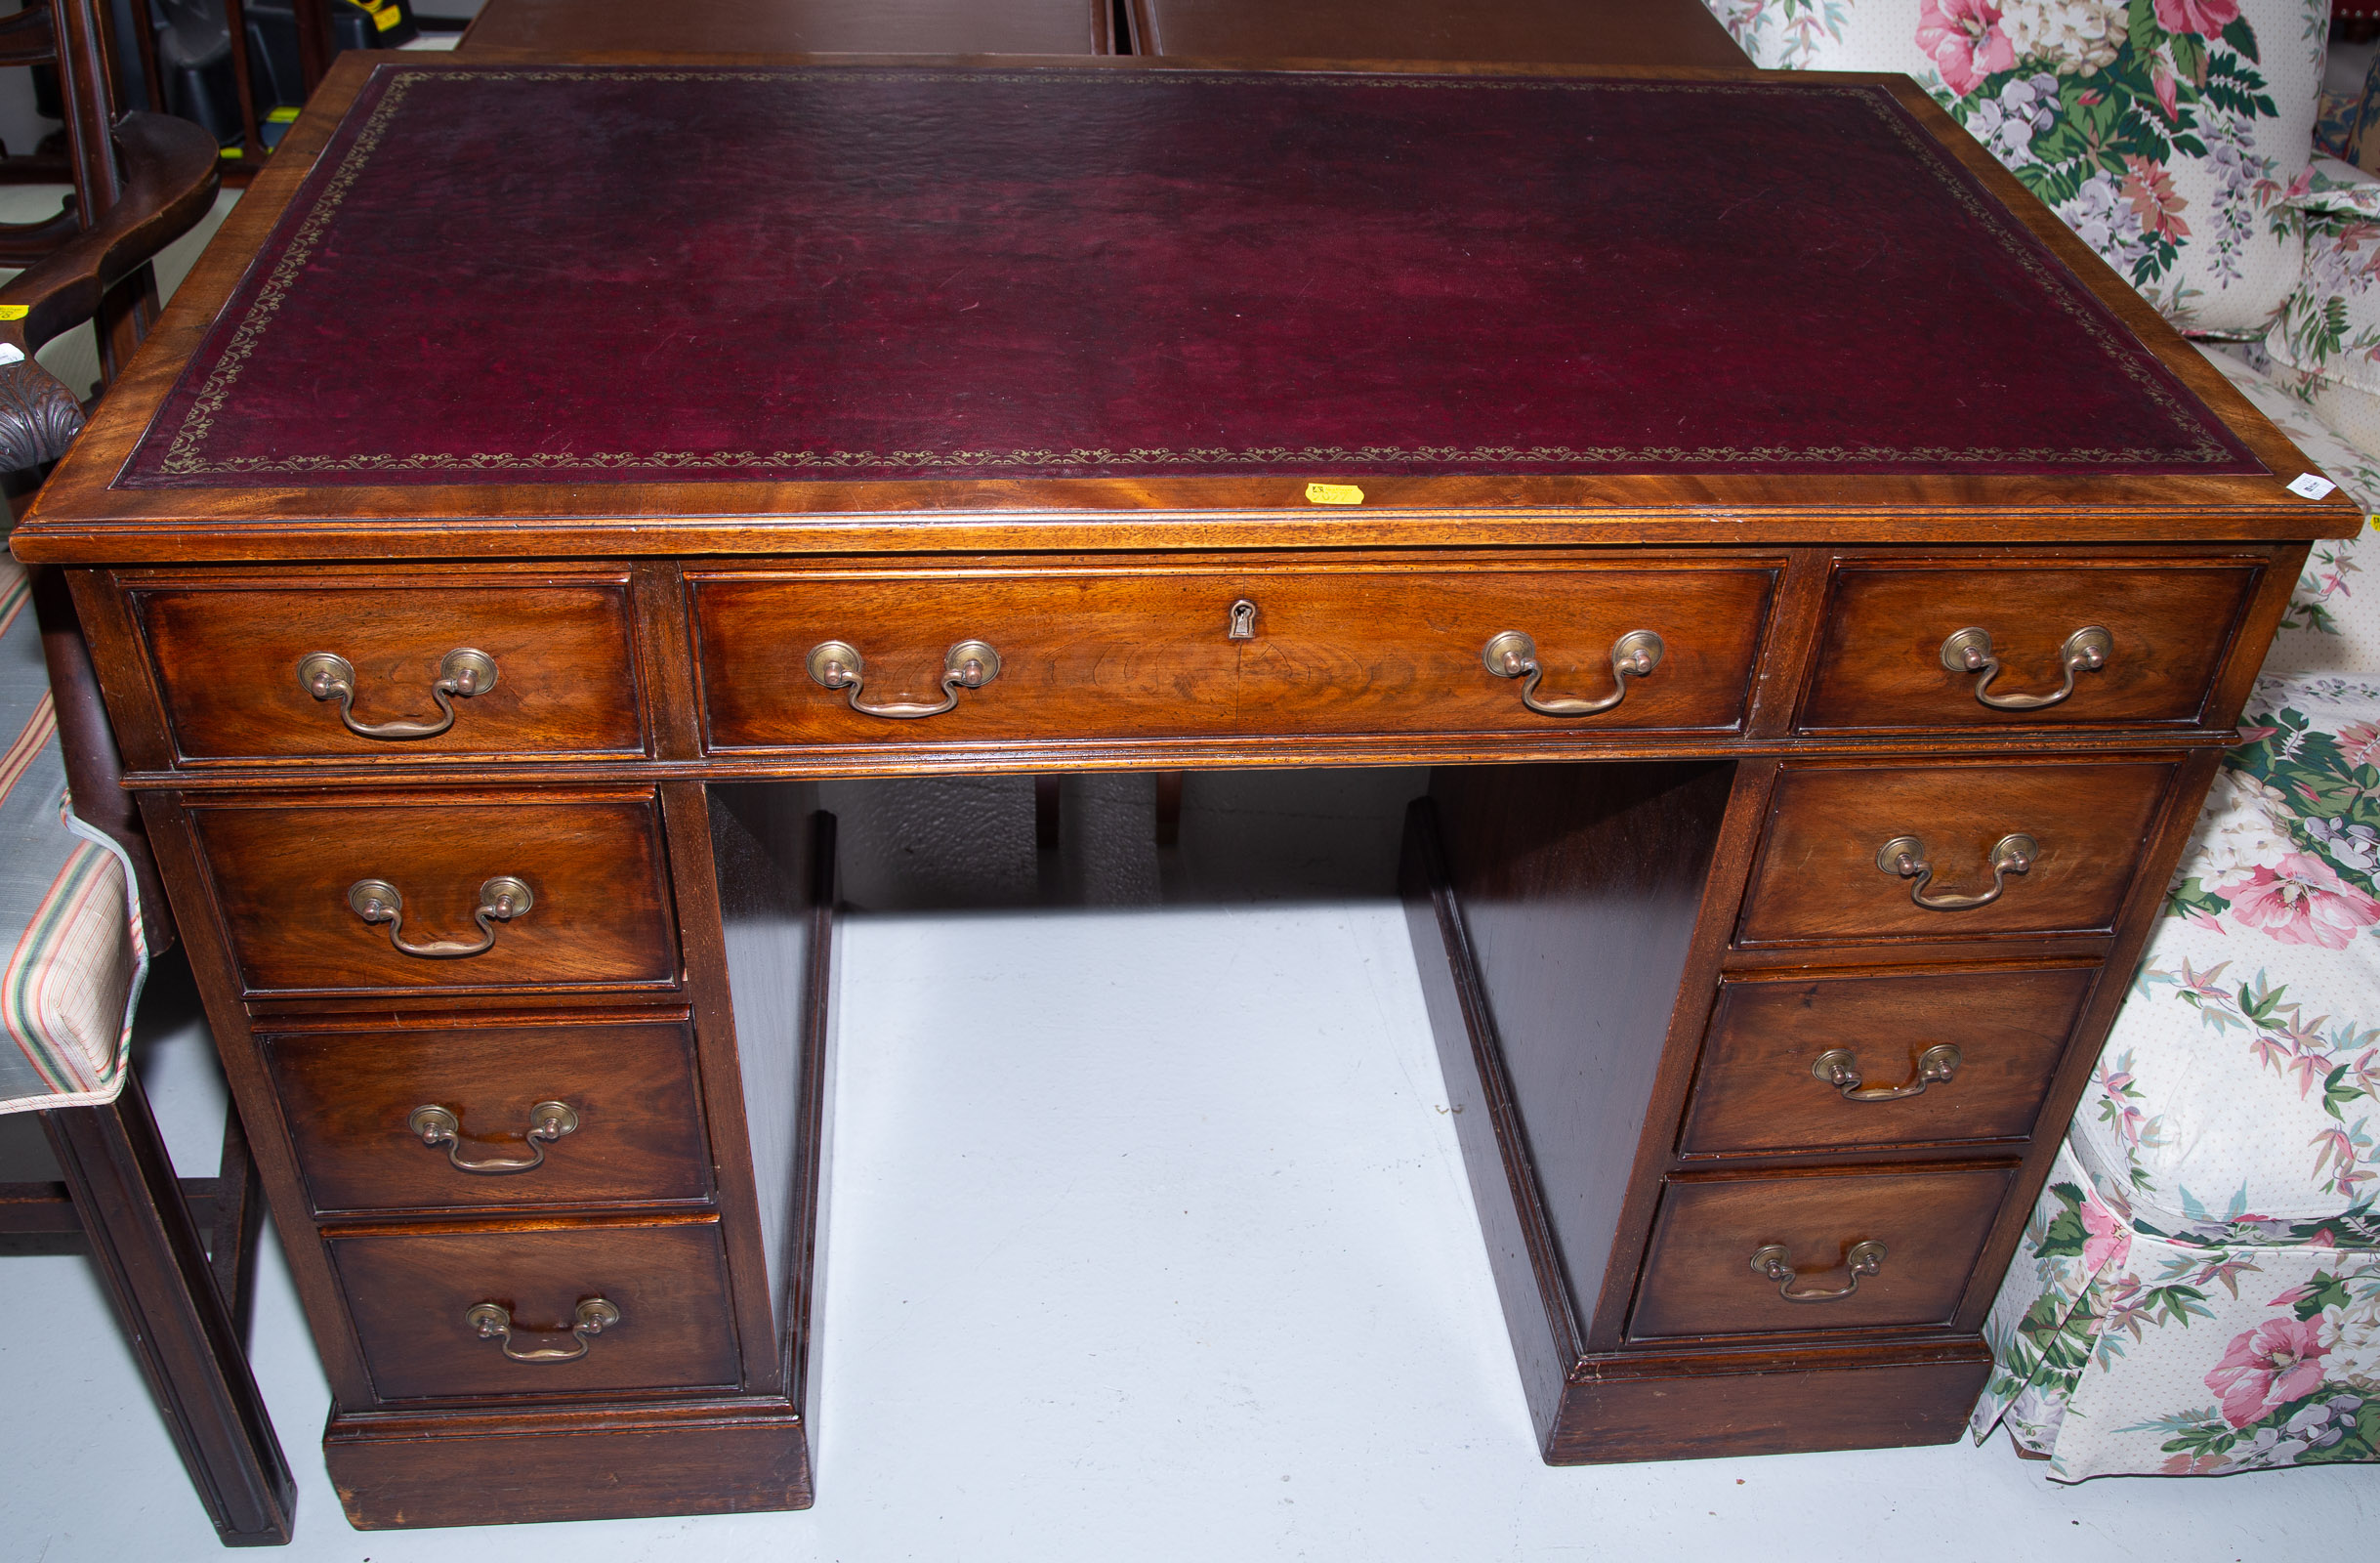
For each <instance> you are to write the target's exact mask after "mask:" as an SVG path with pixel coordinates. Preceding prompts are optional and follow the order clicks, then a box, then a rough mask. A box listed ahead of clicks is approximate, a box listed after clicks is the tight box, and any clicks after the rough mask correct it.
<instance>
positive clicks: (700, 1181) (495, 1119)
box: [257, 1016, 711, 1215]
mask: <svg viewBox="0 0 2380 1563" xmlns="http://www.w3.org/2000/svg"><path fill="white" fill-rule="evenodd" d="M317 1024H318V1025H319V1026H320V1028H321V1029H314V1030H309V1029H304V1028H303V1027H302V1026H301V1025H300V1024H291V1025H289V1026H287V1027H285V1028H276V1029H263V1028H260V1029H259V1031H258V1034H257V1040H258V1041H259V1042H260V1043H261V1044H262V1045H263V1047H264V1049H265V1056H266V1058H267V1059H268V1061H269V1062H270V1065H271V1070H272V1078H273V1084H274V1086H275V1087H276V1088H277V1090H278V1093H279V1095H280V1099H281V1106H282V1110H283V1113H284V1115H285V1117H286V1118H287V1120H288V1123H289V1132H290V1137H291V1139H292V1140H293V1141H294V1142H295V1143H296V1146H297V1152H298V1169H299V1171H300V1172H301V1173H302V1174H303V1176H304V1177H305V1180H306V1191H307V1194H308V1196H309V1197H310V1199H311V1200H312V1202H313V1209H314V1213H315V1214H317V1215H337V1214H341V1213H346V1212H360V1211H392V1210H497V1209H520V1208H524V1207H552V1206H560V1205H604V1204H611V1205H621V1204H669V1203H672V1202H691V1203H699V1202H701V1201H703V1200H705V1199H707V1198H708V1197H709V1195H710V1192H711V1189H710V1179H709V1177H708V1169H709V1164H710V1157H709V1155H708V1154H707V1152H706V1150H705V1145H704V1140H703V1128H702V1115H701V1111H700V1107H699V1103H698V1099H697V1095H696V1091H695V1087H694V1061H693V1044H694V1037H693V1030H692V1028H691V1027H690V1026H689V1025H688V1024H687V1023H686V1022H685V1021H683V1020H649V1019H609V1018H607V1019H602V1020H565V1021H559V1022H557V1021H553V1020H546V1019H542V1018H540V1019H538V1020H536V1021H535V1022H533V1023H530V1022H526V1021H524V1022H523V1023H522V1024H505V1023H501V1022H498V1023H492V1024H491V1023H489V1022H487V1021H484V1020H480V1019H478V1018H476V1017H469V1016H431V1017H424V1019H423V1023H422V1024H419V1025H411V1026H406V1027H402V1028H397V1027H388V1026H365V1027H359V1026H357V1025H355V1023H353V1022H347V1023H341V1022H338V1021H336V1020H325V1021H322V1022H319V1023H317ZM333 1027H336V1028H337V1029H332V1028H333Z"/></svg>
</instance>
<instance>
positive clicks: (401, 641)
mask: <svg viewBox="0 0 2380 1563" xmlns="http://www.w3.org/2000/svg"><path fill="white" fill-rule="evenodd" d="M280 578H281V579H284V580H285V579H286V578H287V577H286V576H282V577H280ZM130 599H131V604H132V611H133V613H134V615H135V616H136V618H137V619H138V620H139V622H140V625H141V631H142V637H143V639H144V640H145V641H146V647H147V652H148V655H149V660H150V665H151V667H152V668H153V669H154V676H155V678H156V680H157V683H158V685H159V687H160V688H161V689H162V691H163V692H164V696H165V707H166V720H167V721H168V722H169V723H170V724H171V725H172V728H173V734H174V740H175V746H176V748H177V749H178V750H179V752H180V755H181V757H182V758H183V759H184V760H186V761H202V762H203V761H224V760H249V759H283V758H290V759H296V758H317V757H318V758H325V759H328V758H337V759H347V760H365V759H368V760H374V761H381V762H404V761H414V760H420V759H423V758H425V757H429V756H447V755H456V756H471V757H474V758H481V757H487V756H496V755H512V754H536V753H548V754H551V753H568V754H587V755H593V754H603V755H638V754H642V753H643V752H644V750H645V722H644V692H643V690H642V689H641V688H640V686H639V680H638V674H637V666H636V658H635V655H634V652H633V648H632V646H631V643H630V638H629V613H628V577H627V574H626V572H625V571H611V572H588V573H585V574H579V573H577V572H572V571H557V572H555V573H554V574H553V575H551V576H549V577H547V578H545V579H542V580H538V579H533V578H532V579H521V578H518V577H515V578H513V579H509V580H508V579H504V578H501V577H498V578H495V579H490V578H489V577H488V576H486V575H483V574H473V573H469V572H461V573H456V572H438V573H418V574H398V575H382V576H378V577H364V578H357V577H354V576H326V577H317V578H314V579H312V580H309V581H308V582H307V583H306V584H305V585H302V586H286V585H278V586H267V585H263V584H261V583H259V582H257V581H256V580H255V579H254V578H253V577H250V578H247V579H244V580H238V581H228V580H225V579H223V578H221V577H216V578H212V579H210V578H208V577H205V576H200V577H197V578H195V579H191V578H188V577H185V578H181V579H177V580H175V581H173V582H172V583H171V584H167V583H164V582H161V581H151V582H149V583H146V584H144V585H135V586H133V587H132V588H131V592H130ZM461 649H469V650H475V651H480V652H484V653H486V654H487V655H489V656H491V657H493V658H494V659H495V663H496V684H495V687H494V688H493V689H489V690H486V691H484V692H482V693H480V694H477V695H473V696H470V697H457V698H454V701H453V703H454V706H455V717H454V723H453V726H451V727H450V728H448V729H447V730H446V731H445V732H444V733H441V734H439V735H438V736H437V737H435V738H425V739H371V738H363V737H359V736H357V735H356V734H355V733H353V732H352V731H350V730H349V728H348V727H347V726H346V724H344V723H343V722H342V721H341V720H340V715H339V702H338V701H337V700H335V699H331V700H319V699H316V698H314V697H313V694H312V692H311V691H309V690H308V689H307V687H306V686H305V685H304V684H303V683H301V682H300V680H299V678H298V674H297V668H298V663H299V662H300V660H301V659H303V658H304V657H306V656H307V655H310V654H312V653H314V652H331V653H334V654H336V655H340V656H343V657H345V658H346V659H347V660H348V662H349V663H350V664H352V665H353V666H354V668H355V708H354V719H355V722H356V723H357V724H359V725H362V726H366V727H369V726H375V725H382V724H388V723H400V722H401V723H419V722H436V721H438V719H439V711H438V703H437V701H436V699H435V698H434V697H432V694H431V686H432V685H433V684H435V683H437V682H438V677H439V661H440V659H441V658H442V657H444V656H445V655H446V654H447V653H448V652H451V651H456V650H461Z"/></svg>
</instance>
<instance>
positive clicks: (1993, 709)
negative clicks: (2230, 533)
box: [1798, 558, 2264, 732]
mask: <svg viewBox="0 0 2380 1563" xmlns="http://www.w3.org/2000/svg"><path fill="white" fill-rule="evenodd" d="M2263 574H2264V566H2263V565H2262V563H2261V562H2259V561H2255V560H2245V559H2238V558H2217V559H2207V560H2170V561H2162V562H2158V563H2155V564H2149V563H2145V562H2142V561H2137V560H2107V561H2096V562H2094V561H2087V560H2057V561H2053V560H2027V559H2009V560H1996V561H1992V562H1988V563H1984V562H1979V561H1974V560H1962V561H1960V562H1959V563H1957V564H1955V565H1950V564H1942V563H1932V562H1921V561H1908V562H1900V561H1892V560H1877V561H1860V562H1858V563H1850V564H1846V565H1844V566H1842V567H1841V568H1839V569H1838V570H1837V571H1836V574H1835V581H1834V592H1833V601H1832V602H1831V603H1830V604H1829V606H1828V610H1827V613H1826V636H1825V640H1824V642H1823V644H1822V645H1821V646H1820V648H1819V652H1818V664H1817V671H1816V675H1815V676H1814V677H1813V678H1812V680H1811V684H1810V690H1809V694H1808V695H1807V697H1805V698H1804V699H1803V701H1802V710H1801V716H1800V719H1799V724H1798V725H1799V726H1800V727H1801V728H1802V729H1803V730H1804V731H1806V732H1857V731H1859V730H1862V729H1872V730H1887V729H1894V728H1912V727H1923V728H1937V729H1939V728H1943V727H1952V728H1974V729H1984V730H1990V729H2005V728H2011V727H2060V728H2073V727H2135V728H2137V727H2190V726H2194V725H2196V724H2197V723H2199V722H2200V721H2202V720H2204V718H2205V715H2206V701H2207V696H2208V694H2209V692H2210V691H2211V690H2212V689H2213V688H2214V686H2215V676H2216V674H2217V672H2218V671H2219V670H2220V669H2221V668H2222V666H2223V659H2224V657H2225V655H2227V654H2228V653H2229V651H2230V649H2231V645H2232V642H2233V639H2234V636H2235V634H2236V632H2237V629H2238V625H2239V621H2240V618H2241V616H2242V614H2243V613H2244V612H2245V610H2246V608H2247V606H2248V603H2249V601H2250V599H2251V597H2252V595H2253V593H2254V591H2255V589H2256V585H2257V582H2258V581H2259V580H2260V579H2261V578H2262V577H2263Z"/></svg>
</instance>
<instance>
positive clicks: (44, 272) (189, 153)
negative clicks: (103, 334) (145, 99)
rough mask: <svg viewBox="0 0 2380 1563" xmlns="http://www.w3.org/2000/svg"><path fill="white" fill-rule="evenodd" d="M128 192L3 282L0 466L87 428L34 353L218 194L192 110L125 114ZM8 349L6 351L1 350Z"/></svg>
mask: <svg viewBox="0 0 2380 1563" xmlns="http://www.w3.org/2000/svg"><path fill="white" fill-rule="evenodd" d="M113 138H114V141H115V146H116V151H117V155H118V156H119V157H120V158H121V160H122V164H123V169H124V193H123V196H122V198H121V199H120V200H118V201H117V202H116V204H115V205H114V206H112V207H111V208H109V209H108V211H107V214H106V215H105V216H104V217H103V218H101V219H100V221H99V222H98V223H97V224H96V225H95V226H93V227H91V228H89V229H87V230H85V231H84V232H81V233H79V234H77V235H75V236H74V237H73V238H71V239H69V240H67V241H66V242H65V243H64V244H63V245H61V246H60V247H59V248H58V249H57V250H56V251H55V252H53V253H52V254H51V255H49V256H48V257H47V258H45V259H44V260H42V261H40V262H39V263H37V264H35V265H33V266H30V267H28V268H26V269H25V270H24V271H22V272H21V273H19V274H18V275H17V276H16V277H15V278H14V279H13V280H11V281H10V282H9V283H8V284H7V285H6V286H0V316H4V317H8V318H0V344H5V345H7V346H8V347H12V348H14V349H16V351H17V352H18V353H20V354H21V355H22V356H23V357H22V359H21V360H20V361H18V362H15V363H10V364H7V365H5V366H0V470H7V471H14V470H16V469H18V468H21V467H36V466H40V465H41V464H42V463H44V462H49V461H55V460H57V459H58V458H59V457H60V456H61V455H63V454H64V453H65V449H66V446H67V445H68V444H70V443H72V441H73V439H74V437H75V436H76V435H77V434H79V433H81V432H82V426H83V409H82V407H81V405H80V403H78V402H77V401H76V400H75V398H74V394H73V393H72V392H70V391H68V390H67V389H66V388H65V387H64V386H63V385H62V384H60V383H59V381H58V379H57V378H56V377H55V376H53V375H52V374H51V373H50V372H49V371H48V370H46V369H44V368H42V367H41V365H40V364H38V363H36V362H34V361H33V355H34V353H36V352H37V351H39V350H40V348H41V347H42V345H43V344H44V343H46V342H48V341H50V340H51V339H52V338H53V337H56V336H58V335H60V334H61V333H63V332H64V331H68V330H71V329H72V328H73V327H75V326H77V325H80V324H81V323H82V322H83V321H85V320H88V319H90V318H91V317H93V316H94V315H96V314H97V313H99V307H100V300H101V299H103V298H104V297H105V296H106V294H107V291H108V289H110V288H112V287H114V286H115V285H116V284H117V283H118V282H121V281H123V280H124V279H125V278H126V277H128V276H130V275H133V274H134V273H135V272H138V271H139V270H140V269H141V268H142V267H144V266H146V265H147V264H148V262H149V261H150V259H151V258H152V257H154V256H155V255H156V253H157V252H158V251H159V250H161V249H163V248H165V246H166V245H168V244H171V243H172V242H173V241H174V240H175V239H177V238H180V237H181V236H182V235H183V234H185V233H187V232H189V231H190V229H191V228H192V227H193V226H195V225H196V224H197V222H198V220H199V219H200V218H201V217H203V216H205V215H206V212H207V209H208V208H209V207H211V206H212V205H214V203H215V190H216V187H217V186H218V184H219V183H220V182H221V178H222V176H221V174H220V173H219V172H218V168H217V163H218V158H219V155H220V152H221V148H219V147H217V145H216V143H215V138H214V137H213V136H211V135H209V134H208V133H207V132H206V131H204V130H202V129H200V128H199V127H198V126H196V125H193V124H191V123H189V122H188V120H183V119H174V118H170V117H168V116H167V115H164V114H146V113H133V114H126V115H125V116H124V117H123V118H121V119H119V120H117V121H116V123H115V130H114V132H113ZM5 356H6V355H4V354H0V357H5Z"/></svg>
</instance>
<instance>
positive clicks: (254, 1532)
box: [41, 1078, 297, 1546]
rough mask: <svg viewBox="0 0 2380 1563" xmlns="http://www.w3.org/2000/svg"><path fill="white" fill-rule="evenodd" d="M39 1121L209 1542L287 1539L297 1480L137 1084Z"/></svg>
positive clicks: (133, 1080) (267, 1542)
mask: <svg viewBox="0 0 2380 1563" xmlns="http://www.w3.org/2000/svg"><path fill="white" fill-rule="evenodd" d="M41 1119H42V1126H43V1128H44V1129H45V1130H47V1131H48V1134H49V1139H50V1147H51V1150H52V1151H53V1152H54V1153H55V1154H56V1156H57V1158H58V1164H59V1167H60V1169H61V1171H62V1172H63V1174H64V1176H65V1181H66V1186H67V1188H68V1189H69V1190H70V1191H71V1192H72V1195H73V1199H74V1205H75V1209H76V1211H77V1213H78V1214H79V1215H80V1216H81V1218H82V1223H83V1230H84V1232H85V1233H86V1234H87V1235H88V1237H89V1239H90V1242H91V1257H92V1261H93V1263H94V1264H95V1265H96V1266H97V1268H98V1270H99V1273H100V1276H101V1279H102V1280H103V1281H104V1283H105V1286H106V1288H107V1294H108V1297H109V1300H110V1301H112V1302H113V1303H114V1305H115V1310H116V1313H117V1315H118V1317H119V1318H120V1319H121V1320H122V1322H123V1326H124V1332H125V1335H126V1336H127V1337H128V1338H129V1339H130V1340H131V1342H132V1345H133V1350H134V1353H135V1355H136V1356H137V1357H138V1358H139V1359H140V1363H141V1371H142V1373H144V1374H145V1375H146V1377H147V1379H148V1384H149V1388H150V1390H151V1391H152V1392H153V1394H154V1395H155V1397H156V1402H157V1409H158V1411H159V1412H160V1413H162V1414H163V1415H164V1418H165V1424H166V1427H167V1429H168V1430H169V1431H170V1432H171V1433H172V1434H173V1439H174V1445H175V1448H176V1449H177V1450H178V1451H179V1452H180V1454H181V1456H182V1463H183V1464H184V1466H185V1467H187V1468H188V1471H189V1474H190V1484H191V1486H192V1487H194V1488H195V1489H196V1490H197V1492H198V1498H199V1501H200V1502H202V1503H203V1504H205V1506H206V1510H207V1517H208V1518H209V1519H211V1520H213V1521H214V1523H215V1530H216V1534H217V1535H218V1536H220V1537H221V1538H222V1539H223V1542H224V1543H225V1544H226V1545H228V1546H272V1545H279V1544H281V1543H283V1542H287V1541H288V1540H289V1537H290V1523H291V1516H292V1514H293V1512H294V1510H295V1508H296V1505H297V1484H296V1482H295V1481H294V1480H293V1479H292V1478H291V1476H290V1474H289V1462H288V1460H287V1459H286V1458H284V1457H282V1454H281V1446H280V1442H279V1440H277V1439H276V1438H274V1437H273V1433H272V1422H271V1419H270V1418H269V1417H268V1416H267V1415H266V1414H265V1403H264V1397H263V1396H261V1395H260V1394H258V1392H257V1388H256V1377H255V1375H254V1374H253V1373H250V1372H249V1370H248V1360H247V1357H246V1355H245V1354H244V1353H243V1352H242V1351H241V1349H240V1340H239V1334H238V1331H236V1330H235V1329H234V1328H233V1325H232V1319H231V1312H230V1308H228V1307H227V1306H226V1305H225V1302H224V1298H223V1295H222V1293H221V1292H220V1291H219V1290H218V1289H217V1283H216V1280H215V1276H214V1273H213V1271H212V1270H211V1269H210V1268H209V1266H208V1263H207V1258H206V1253H205V1250H204V1248H203V1246H201V1245H200V1243H199V1238H198V1228H197V1225H196V1224H195V1223H194V1222H193V1221H192V1220H191V1219H190V1212H189V1208H188V1205H186V1204H184V1203H183V1200H182V1191H181V1186H180V1184H179V1183H178V1181H177V1180H176V1179H175V1177H174V1168H173V1162H171V1161H170V1160H169V1159H168V1158H167V1156H166V1153H165V1145H164V1142H163V1141H162V1140H161V1139H160V1138H159V1137H158V1134H157V1125H156V1120H155V1119H153V1118H151V1117H150V1116H149V1111H148V1099H147V1097H146V1096H145V1095H144V1094H142V1091H141V1085H140V1081H139V1080H138V1079H136V1078H127V1079H126V1080H125V1082H124V1089H123V1093H122V1094H121V1095H120V1096H118V1097H117V1098H116V1100H115V1101H113V1102H111V1103H109V1104H107V1105H105V1106H104V1107H66V1108H55V1109H52V1110H49V1111H47V1112H44V1113H42V1115H41ZM245 1152H246V1147H245V1144H244V1143H243V1145H242V1146H241V1153H242V1155H243V1157H244V1155H245ZM236 1203H239V1204H243V1205H244V1204H245V1203H246V1202H245V1201H241V1202H236ZM234 1246H236V1245H234Z"/></svg>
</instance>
